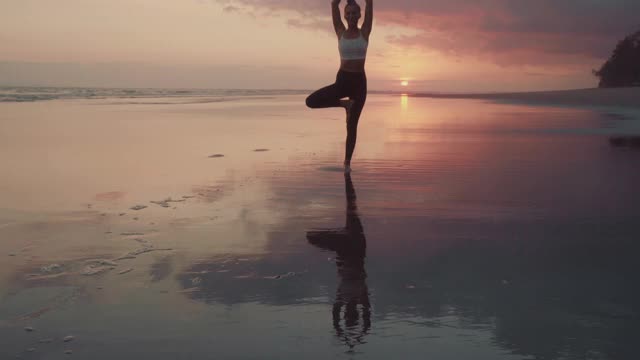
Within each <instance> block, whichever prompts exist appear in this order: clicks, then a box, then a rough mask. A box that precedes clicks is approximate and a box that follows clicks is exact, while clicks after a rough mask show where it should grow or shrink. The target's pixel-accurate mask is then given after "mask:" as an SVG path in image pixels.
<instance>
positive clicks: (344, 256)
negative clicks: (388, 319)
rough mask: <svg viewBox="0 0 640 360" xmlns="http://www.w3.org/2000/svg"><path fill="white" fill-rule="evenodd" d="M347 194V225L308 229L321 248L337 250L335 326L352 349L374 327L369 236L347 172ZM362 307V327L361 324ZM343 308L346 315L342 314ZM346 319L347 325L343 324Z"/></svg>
mask: <svg viewBox="0 0 640 360" xmlns="http://www.w3.org/2000/svg"><path fill="white" fill-rule="evenodd" d="M344 176H345V177H344V180H345V192H346V197H347V214H346V215H347V216H346V223H345V227H344V228H340V229H323V230H314V231H309V232H307V239H308V240H309V242H310V243H311V244H313V245H315V246H317V247H319V248H323V249H327V250H331V251H335V252H336V266H337V268H338V275H339V276H340V284H339V285H338V290H337V292H336V299H335V301H334V304H333V327H334V329H335V331H336V336H338V337H339V338H340V339H341V340H342V341H343V342H344V343H345V344H346V345H347V346H349V347H350V348H351V349H353V347H354V346H355V345H357V344H361V343H363V342H364V341H363V339H364V336H365V335H366V334H367V333H368V332H369V329H370V328H371V304H370V303H369V290H368V288H367V283H366V281H365V280H366V278H367V273H366V271H365V269H364V258H365V253H366V248H367V240H366V238H365V236H364V229H363V227H362V223H361V222H360V217H359V216H358V208H357V205H356V192H355V190H354V188H353V183H352V182H351V176H350V175H349V174H348V173H347V174H345V175H344ZM358 306H360V307H361V309H362V327H361V328H358V322H359V321H360V314H359V312H358ZM342 308H344V317H342ZM342 320H344V323H345V327H344V328H343V327H342V325H341V322H342Z"/></svg>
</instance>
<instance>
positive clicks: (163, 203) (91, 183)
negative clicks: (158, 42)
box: [0, 94, 640, 360]
mask: <svg viewBox="0 0 640 360" xmlns="http://www.w3.org/2000/svg"><path fill="white" fill-rule="evenodd" d="M304 98H305V96H304V95H303V94H285V95H283V94H250V95H246V94H245V95H237V96H227V97H217V98H209V97H197V98H195V97H194V98H190V97H185V96H183V97H179V98H168V97H166V96H155V97H144V98H125V97H108V96H106V97H104V98H88V99H81V98H64V99H53V100H49V101H33V102H31V101H29V102H14V101H11V102H0V166H1V167H2V169H3V171H2V174H1V175H0V193H1V194H2V202H0V259H1V261H0V358H1V359H5V358H7V359H10V358H21V359H69V358H77V359H98V360H100V359H105V360H106V359H114V358H116V357H117V358H120V359H141V358H150V359H151V358H153V359H189V358H193V359H204V358H220V359H285V358H304V359H327V358H338V359H351V358H362V359H390V358H437V359H631V358H634V357H635V354H636V338H637V335H638V331H637V328H638V326H640V291H639V290H638V289H637V287H636V286H635V284H636V283H638V281H639V280H640V279H639V276H640V275H639V274H640V271H639V270H640V268H639V267H640V265H639V263H638V261H637V254H638V250H640V244H638V243H637V241H636V238H637V235H636V234H637V233H638V230H640V228H639V225H638V223H637V219H638V218H640V206H639V205H638V204H640V191H638V184H639V183H640V167H638V161H639V160H640V151H639V150H638V149H635V148H630V147H615V146H611V144H610V142H609V138H610V137H611V136H614V135H616V134H620V133H625V134H631V133H633V132H632V131H631V130H629V129H635V126H636V125H635V124H636V122H637V121H640V119H638V118H635V117H634V115H633V114H635V113H634V111H636V108H634V107H632V106H631V107H626V108H625V109H627V110H628V109H632V111H627V110H624V111H617V110H616V109H618V108H617V107H610V108H606V109H605V108H593V107H591V106H588V105H586V104H583V105H581V106H576V104H573V106H572V107H552V106H540V104H534V103H531V104H529V103H523V102H518V103H505V102H502V101H500V102H493V101H490V100H488V99H464V98H448V99H447V98H428V97H411V96H397V95H381V94H376V95H369V97H368V99H367V105H366V107H365V110H364V112H363V114H362V118H361V120H360V125H359V132H358V144H357V147H356V151H355V155H354V159H353V163H352V168H353V172H352V173H351V174H350V175H349V176H346V175H345V174H343V172H342V171H341V167H340V165H341V164H342V159H343V156H344V140H345V136H346V132H345V120H344V111H343V110H341V109H322V110H309V109H307V108H306V107H305V106H304Z"/></svg>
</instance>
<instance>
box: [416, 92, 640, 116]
mask: <svg viewBox="0 0 640 360" xmlns="http://www.w3.org/2000/svg"><path fill="white" fill-rule="evenodd" d="M408 96H410V97H427V98H438V99H478V100H492V101H508V102H517V103H527V104H537V105H555V106H593V107H621V108H627V109H634V110H635V109H637V110H640V87H626V88H603V89H601V88H592V89H574V90H553V91H535V92H519V93H485V94H480V93H469V94H433V93H431V94H430V93H414V94H408Z"/></svg>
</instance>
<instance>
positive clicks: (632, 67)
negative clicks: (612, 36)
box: [593, 30, 640, 88]
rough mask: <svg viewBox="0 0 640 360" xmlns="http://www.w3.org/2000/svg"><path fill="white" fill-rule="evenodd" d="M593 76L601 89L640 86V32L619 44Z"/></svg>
mask: <svg viewBox="0 0 640 360" xmlns="http://www.w3.org/2000/svg"><path fill="white" fill-rule="evenodd" d="M593 75H595V76H596V77H598V78H600V83H599V84H598V86H599V87H601V88H607V87H622V86H640V30H639V31H637V32H635V33H633V34H630V35H628V36H627V37H625V38H624V39H622V40H620V42H618V45H617V46H616V48H615V49H614V50H613V54H611V57H610V58H609V60H607V61H606V62H605V63H604V64H603V65H602V67H600V69H599V70H594V71H593Z"/></svg>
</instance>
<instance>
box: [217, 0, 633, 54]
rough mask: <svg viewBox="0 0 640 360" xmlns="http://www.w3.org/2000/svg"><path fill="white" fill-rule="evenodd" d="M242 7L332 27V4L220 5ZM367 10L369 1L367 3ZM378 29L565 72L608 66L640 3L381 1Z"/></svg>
mask: <svg viewBox="0 0 640 360" xmlns="http://www.w3.org/2000/svg"><path fill="white" fill-rule="evenodd" d="M214 1H216V2H218V3H220V4H223V5H230V4H241V5H242V6H244V7H247V8H251V9H254V10H255V11H256V13H257V14H258V16H271V15H273V14H276V13H280V12H283V11H289V12H293V13H297V14H299V15H300V18H292V19H289V20H288V24H289V25H290V26H294V27H300V28H304V29H313V30H323V28H324V27H329V29H328V30H326V31H330V30H331V29H330V26H331V25H330V22H329V20H328V17H329V16H330V6H329V0H321V1H299V0H233V1H230V0H214ZM360 3H362V4H361V5H364V4H363V3H364V1H360ZM374 6H375V11H376V13H375V16H376V24H377V25H382V26H384V25H402V26H406V27H409V28H412V29H414V30H416V31H417V35H415V36H393V37H388V38H386V39H385V40H386V41H387V42H389V43H392V44H397V45H400V46H412V47H418V48H422V49H425V50H434V51H440V52H443V53H445V54H449V55H455V56H473V57H478V58H486V59H489V60H491V61H494V62H496V63H498V64H501V65H553V64H557V65H565V64H567V63H572V62H575V61H576V60H575V59H576V58H577V57H581V58H583V59H592V60H593V59H604V58H606V57H607V56H608V54H609V52H610V51H611V50H612V49H613V47H614V46H615V44H616V42H617V41H618V40H619V39H620V38H622V37H623V36H624V35H626V34H627V33H630V32H631V31H633V30H635V29H636V28H638V26H640V20H639V18H638V17H637V14H639V13H640V1H637V0H609V1H596V0H536V1H532V0H395V1H380V0H378V1H374Z"/></svg>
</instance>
